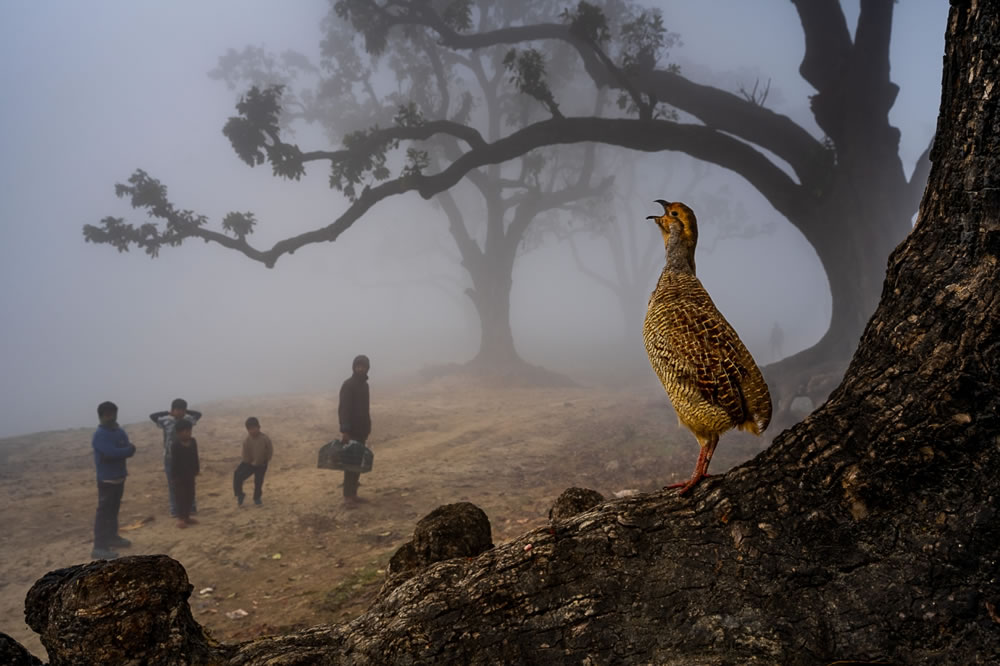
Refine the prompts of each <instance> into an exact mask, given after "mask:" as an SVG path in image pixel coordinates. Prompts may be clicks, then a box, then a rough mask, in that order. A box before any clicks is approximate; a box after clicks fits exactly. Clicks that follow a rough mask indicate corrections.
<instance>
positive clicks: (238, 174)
mask: <svg viewBox="0 0 1000 666" xmlns="http://www.w3.org/2000/svg"><path fill="white" fill-rule="evenodd" d="M568 4H569V3H568ZM844 4H845V10H846V11H847V13H848V24H849V25H850V26H851V30H852V32H853V27H854V24H855V22H856V18H857V3H852V2H845V3H844ZM661 6H662V7H663V9H664V15H665V22H666V24H667V26H668V27H669V29H670V30H672V31H674V32H677V33H679V34H680V36H681V40H682V42H683V44H682V46H680V47H678V48H675V49H674V50H673V51H672V52H671V60H672V61H675V62H678V63H679V64H680V66H681V70H682V73H684V74H685V75H687V76H689V77H691V78H693V79H695V80H699V81H706V82H711V83H713V84H716V85H726V86H727V87H730V88H731V89H735V87H736V85H738V82H741V83H743V84H748V85H752V83H753V81H754V79H755V78H761V79H762V80H766V79H768V78H769V79H770V80H771V93H770V96H769V98H768V103H767V106H768V107H769V108H771V109H773V110H775V111H777V112H779V113H783V114H786V115H789V116H791V117H792V118H793V119H795V120H796V121H797V122H799V123H800V124H802V125H803V126H805V127H807V128H808V129H809V130H810V131H811V132H813V134H814V135H815V136H821V132H820V131H819V130H818V129H817V128H816V127H815V125H814V123H813V122H812V119H811V115H810V113H809V109H808V96H809V94H811V93H812V92H813V91H812V90H811V88H810V87H809V86H808V84H806V83H805V81H803V80H802V79H801V77H800V76H799V75H798V66H799V63H800V62H801V56H802V51H803V44H802V33H801V28H800V25H799V21H798V16H797V14H796V12H795V10H794V8H793V6H792V5H791V3H789V2H787V1H786V0H770V1H768V2H755V3H746V2H742V1H741V0H729V1H726V2H722V1H720V0H717V1H716V2H712V3H704V2H693V1H690V2H676V3H665V2H664V3H661ZM326 11H327V7H326V5H325V3H323V2H317V1H315V0H313V1H311V2H295V3H276V2H258V1H253V2H251V1H248V0H228V1H225V2H222V1H216V2H211V3H200V2H193V1H188V0H185V1H177V2H172V3H131V2H124V1H121V2H110V1H102V2H88V3H80V2H44V3H33V2H5V3H0V56H2V61H3V63H4V65H3V69H2V70H0V80H2V89H3V91H4V101H3V103H2V105H0V220H2V226H0V275H2V284H3V289H2V291H0V311H2V313H3V347H2V355H0V376H2V394H0V410H2V411H0V436H10V435H15V434H19V433H26V432H34V431H40V430H48V429H57V428H68V427H81V426H89V425H91V424H93V423H95V420H96V412H95V409H96V405H97V404H98V403H99V402H101V401H103V400H112V401H115V402H116V403H117V404H118V405H119V407H120V415H119V418H120V420H121V421H122V422H124V423H130V422H135V421H139V420H142V419H143V418H145V416H146V414H148V413H149V412H151V411H154V410H158V409H166V408H168V406H169V402H170V400H171V399H172V398H175V397H178V396H181V397H184V398H186V399H187V400H188V401H189V402H190V403H191V404H192V406H193V407H197V406H198V405H199V404H200V403H204V402H207V401H211V400H215V399H222V398H230V397H235V396H240V395H255V394H275V393H286V392H300V391H301V392H311V391H330V390H333V389H335V388H336V387H337V386H339V384H340V382H341V381H342V380H343V379H344V378H346V376H347V375H348V374H349V371H350V369H349V364H350V360H351V358H353V356H354V355H355V354H358V353H366V354H368V355H369V356H370V357H371V358H372V373H371V376H372V384H373V389H372V390H373V400H375V401H377V400H378V390H379V383H380V382H386V383H388V382H397V381H405V380H413V379H414V378H415V377H416V373H417V372H418V371H419V370H420V369H421V368H422V367H424V366H427V365H429V364H434V363H447V362H464V361H466V360H468V359H470V358H471V357H472V356H474V355H475V353H476V351H477V349H478V344H479V332H478V326H479V324H478V319H477V318H476V316H475V312H474V310H473V308H472V305H471V303H470V302H469V301H468V299H467V298H466V297H465V296H464V295H463V290H464V289H465V287H466V286H467V281H468V278H467V277H466V276H465V275H464V274H463V272H462V271H461V269H460V267H459V265H458V259H457V256H458V255H457V251H456V250H455V249H454V242H453V241H452V240H451V238H450V236H449V235H448V234H447V228H446V227H447V224H446V221H445V219H444V216H443V214H442V213H441V212H440V211H439V210H437V209H436V208H434V207H433V206H432V205H430V204H429V203H427V202H424V201H422V200H421V199H420V198H419V197H417V196H415V195H407V196H404V197H398V198H396V199H390V200H387V201H384V202H382V203H380V204H379V205H377V206H376V207H375V208H374V209H373V210H372V211H370V212H369V213H368V214H367V215H366V216H365V217H364V218H363V219H362V220H361V221H360V222H359V223H357V224H356V225H355V226H354V227H352V228H351V229H350V230H348V231H347V232H346V233H344V234H343V235H342V236H341V237H340V238H339V239H338V240H337V241H336V242H335V243H332V244H331V243H325V244H320V245H312V246H307V247H305V248H302V249H300V250H299V251H297V252H296V253H295V254H294V255H292V256H284V257H282V258H281V259H280V260H279V261H278V263H277V265H276V266H275V268H273V269H267V268H265V267H264V266H263V265H262V264H259V263H256V262H253V261H251V260H249V259H248V258H247V257H245V256H244V255H242V254H239V253H237V252H234V251H231V250H228V249H225V248H222V247H219V246H216V245H207V244H204V243H201V242H198V241H192V240H188V241H187V242H185V243H184V245H183V246H182V247H180V248H173V247H166V248H164V249H163V250H162V252H161V256H160V257H159V258H157V259H155V260H154V259H150V258H149V257H148V256H146V255H145V254H144V253H143V252H142V251H136V250H132V251H130V252H128V253H121V254H120V253H118V252H117V251H116V250H115V249H114V248H112V247H111V246H108V245H94V244H87V243H85V242H84V240H83V236H82V233H81V228H82V225H84V224H97V223H98V221H99V220H100V219H101V218H103V217H104V216H106V215H114V216H122V217H125V218H126V219H127V220H128V221H130V222H133V223H141V222H144V221H145V216H144V214H142V213H139V212H136V211H132V210H131V209H130V208H129V206H128V205H127V203H126V202H124V201H122V200H119V199H117V198H116V197H115V196H114V189H113V187H114V184H115V183H117V182H124V181H125V180H126V179H127V178H128V176H129V175H130V174H131V173H132V172H133V170H134V169H136V168H142V169H144V170H146V171H147V172H148V173H149V174H150V175H151V176H153V177H155V178H158V179H159V180H161V182H163V183H164V184H165V185H167V187H168V188H169V195H170V198H171V200H172V201H173V202H174V203H175V204H176V205H177V206H178V207H179V208H184V209H191V210H194V211H196V212H198V213H202V214H204V215H206V216H208V218H209V219H210V225H212V226H214V227H216V228H217V227H218V224H219V220H221V218H222V216H223V215H224V214H225V213H227V212H229V211H231V210H239V211H253V212H254V213H255V214H256V216H257V219H258V221H259V225H258V227H257V230H256V232H255V234H254V235H253V237H252V242H253V244H254V245H255V246H257V247H264V248H267V247H270V246H271V245H272V244H273V243H274V242H275V241H277V240H280V239H281V238H284V237H287V236H289V235H294V234H296V233H300V232H302V231H306V230H309V229H312V228H316V227H321V226H325V225H326V224H328V223H330V222H331V221H333V219H335V218H336V217H337V216H338V215H339V213H340V212H341V211H343V210H344V208H345V207H346V204H345V201H344V199H343V198H342V197H341V196H340V195H339V194H338V193H337V192H335V191H332V190H330V189H329V187H328V184H327V173H326V169H325V168H323V166H320V165H313V166H312V168H309V167H307V173H308V175H307V176H306V177H305V178H304V179H303V180H302V181H301V182H286V181H282V180H279V179H277V178H275V177H273V176H272V174H271V169H270V167H269V166H264V167H258V168H256V169H251V168H249V167H247V166H246V165H245V164H244V163H243V162H241V161H240V160H239V159H238V158H237V157H236V155H235V153H234V152H233V150H232V147H231V146H230V144H229V142H228V140H227V139H226V138H225V137H224V136H223V134H222V132H221V128H222V125H223V123H224V122H225V120H226V118H227V117H228V116H230V115H233V113H234V108H233V107H234V103H235V101H236V98H237V95H238V93H237V92H234V91H231V90H229V89H227V88H226V86H225V85H223V84H222V83H221V82H219V81H215V80H212V79H210V78H209V77H208V76H207V72H208V71H209V70H211V69H212V68H213V67H214V66H215V64H216V61H217V59H218V57H219V56H221V55H222V54H223V53H225V51H226V50H227V49H229V48H242V47H243V46H244V45H247V44H251V45H258V46H263V47H265V48H267V49H269V50H272V51H275V52H280V51H283V50H285V49H295V50H297V51H299V52H301V53H304V54H306V55H307V56H309V57H315V56H316V54H317V53H318V41H319V38H320V33H319V25H318V24H319V21H320V19H321V18H322V17H323V16H324V15H325V13H326ZM946 16H947V3H945V2H936V3H931V2H921V3H899V4H897V5H896V6H895V22H894V30H893V40H892V79H893V81H894V82H895V83H897V84H898V85H899V86H900V94H899V97H898V99H897V101H896V104H895V106H894V108H893V112H892V115H891V118H892V121H893V123H894V124H895V125H896V126H897V127H899V129H900V130H901V132H902V144H901V151H900V154H901V156H902V158H903V161H904V165H905V168H906V170H907V173H909V172H910V170H912V168H913V165H914V163H915V162H916V160H917V157H918V156H919V155H920V153H921V152H922V151H923V150H924V148H925V147H926V145H927V142H928V140H929V138H930V137H931V135H932V134H933V131H934V126H935V122H936V117H937V111H938V101H939V97H940V82H941V62H942V53H943V45H944V30H945V19H946ZM781 36H784V37H781ZM730 80H731V81H733V83H732V84H728V83H726V84H723V82H728V81H730ZM294 140H295V141H296V142H298V143H299V144H300V145H302V146H303V147H304V148H308V149H314V148H318V149H324V148H327V147H329V146H328V144H327V143H325V142H324V140H323V139H322V134H321V133H320V132H319V131H318V130H316V129H309V128H300V129H299V130H298V131H297V134H296V136H295V138H294ZM635 159H637V160H641V164H642V167H641V170H642V173H643V176H642V178H643V183H644V184H646V187H644V188H643V190H642V191H644V192H645V193H644V194H643V195H642V197H641V198H642V199H643V200H642V201H641V202H636V204H635V205H636V207H637V210H641V211H644V212H643V213H642V216H641V217H640V218H639V219H637V220H636V224H642V223H643V220H642V217H644V216H645V215H648V214H653V213H659V211H658V210H657V207H656V206H655V204H653V203H652V200H654V199H657V198H667V199H671V198H672V194H671V193H670V192H665V191H660V190H659V187H658V185H657V177H658V176H657V174H658V171H659V170H667V169H670V168H674V169H678V168H679V169H684V168H686V167H685V166H684V165H685V163H684V161H683V159H686V158H683V159H681V158H678V156H672V155H669V154H659V155H652V156H646V155H636V156H635ZM670 160H674V161H672V162H671V161H670ZM708 178H710V179H711V183H712V185H711V187H710V188H709V189H711V188H722V187H726V188H728V191H729V192H730V196H731V197H732V198H733V199H734V200H735V201H739V202H740V204H741V205H742V206H743V207H744V208H745V210H746V216H747V221H748V223H750V224H755V225H758V226H763V227H766V228H768V229H769V231H768V232H767V233H765V234H762V235H759V236H756V237H754V238H751V239H722V240H720V241H719V242H717V243H715V244H714V246H713V247H712V249H711V252H709V253H707V254H706V253H705V252H703V251H700V254H699V258H698V270H699V276H700V277H701V279H702V281H703V282H704V283H705V285H706V287H707V288H708V290H709V292H710V293H711V294H712V295H713V297H714V299H715V301H716V303H717V304H718V305H719V307H720V309H721V310H722V311H723V312H724V313H725V314H726V316H727V318H728V319H729V320H730V321H731V322H732V323H733V325H734V326H735V327H736V329H737V330H738V331H739V332H740V334H741V336H742V337H743V339H744V341H746V342H747V344H748V346H749V347H750V348H751V351H753V352H754V353H755V354H756V355H757V356H758V360H760V361H761V362H768V361H770V360H774V359H773V358H770V356H771V350H770V349H769V348H768V342H767V341H768V335H769V333H770V331H771V329H772V327H773V325H774V324H775V323H778V324H780V326H781V327H782V329H783V330H784V332H785V340H784V345H783V349H782V354H789V353H792V352H794V351H796V350H798V349H802V348H805V347H807V346H809V345H810V344H812V343H813V342H815V341H816V340H817V339H818V338H819V337H820V336H821V335H822V334H823V332H824V331H825V329H826V325H827V323H828V321H829V311H830V297H829V293H828V290H827V287H826V281H825V277H824V275H823V272H822V270H821V268H820V266H819V263H818V261H817V259H816V255H815V253H814V252H813V250H812V249H811V248H810V246H809V244H808V243H807V242H806V241H805V240H804V239H803V238H802V236H801V234H799V232H798V231H797V230H796V229H795V228H794V227H792V226H791V224H789V223H788V222H787V221H786V220H784V218H782V217H781V216H780V215H779V214H778V213H776V212H775V211H774V210H773V209H772V208H771V206H770V205H769V204H768V203H767V202H766V201H765V200H764V199H763V197H761V195H760V194H758V193H757V192H756V191H755V190H754V189H753V188H752V187H750V186H749V185H747V184H746V183H745V182H744V181H742V180H740V179H739V178H737V177H735V176H732V175H730V174H727V173H726V172H724V171H722V170H721V169H718V168H712V169H710V170H709V172H708ZM647 189H648V191H646V190H647ZM637 191H639V190H637ZM688 203H691V205H692V206H693V207H695V209H696V211H697V202H688ZM701 223H702V225H703V238H710V236H711V230H710V229H706V228H707V227H710V221H708V220H702V221H701ZM647 224H648V223H647ZM550 240H551V239H550ZM648 242H650V243H661V241H660V239H659V237H658V235H657V234H656V233H654V231H653V229H652V228H651V227H650V228H649V230H648ZM580 243H581V244H580V250H581V252H582V254H583V256H584V257H585V258H586V259H587V260H588V261H589V262H591V263H592V264H593V265H594V266H596V267H597V268H602V266H601V262H603V261H605V259H604V258H603V255H602V254H601V247H600V245H599V244H598V243H597V242H596V241H592V240H590V241H588V240H586V239H582V240H581V241H580ZM660 267H662V264H661V265H660V266H659V267H657V268H656V269H655V270H654V271H653V273H651V274H650V276H649V287H650V288H652V285H653V284H654V282H655V279H656V277H657V275H658V272H659V268H660ZM648 296H649V289H645V290H643V291H642V292H641V293H637V294H636V298H637V299H639V300H641V301H642V302H645V300H646V299H647V298H648ZM617 312H618V311H617V305H616V303H615V301H614V299H613V298H612V297H611V295H610V294H609V293H605V292H604V290H602V289H600V287H598V286H597V285H596V283H593V282H590V281H588V280H587V278H585V277H583V276H582V275H581V274H580V273H579V271H577V269H576V267H575V265H574V263H573V262H572V260H571V257H570V254H569V252H568V251H567V249H566V247H565V246H564V244H560V243H556V242H547V243H545V244H543V245H541V246H539V247H537V248H535V249H531V250H530V251H527V252H524V253H522V255H521V256H520V258H519V259H518V263H517V265H516V266H515V271H514V287H513V293H512V326H513V330H514V337H515V342H516V344H517V346H518V350H519V352H520V353H521V355H522V356H523V357H524V358H525V359H526V360H528V361H529V362H532V363H537V364H541V365H544V366H545V367H548V368H550V369H553V370H558V371H561V372H566V373H569V374H570V375H572V376H574V377H577V378H579V379H581V380H583V381H596V380H597V378H599V377H600V376H601V375H602V373H604V372H605V371H611V370H613V369H614V368H615V366H616V365H617V364H618V363H619V361H620V359H621V358H622V357H623V355H628V354H633V353H636V352H635V349H637V350H638V353H640V354H642V353H644V352H643V350H642V342H641V339H640V337H639V334H638V331H639V330H640V326H641V322H636V324H635V326H636V328H635V330H636V334H635V336H634V344H635V349H632V350H628V349H625V348H624V347H623V346H622V344H621V341H622V339H623V331H622V330H621V329H622V323H621V321H620V317H619V316H618V315H617ZM647 379H648V380H649V381H650V382H655V378H653V377H652V373H651V372H650V373H649V374H648V377H647ZM653 385H655V384H653Z"/></svg>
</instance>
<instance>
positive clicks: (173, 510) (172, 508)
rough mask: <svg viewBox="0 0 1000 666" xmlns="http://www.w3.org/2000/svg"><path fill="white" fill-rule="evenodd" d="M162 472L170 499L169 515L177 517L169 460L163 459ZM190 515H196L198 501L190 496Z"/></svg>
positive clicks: (192, 495)
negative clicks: (164, 475)
mask: <svg viewBox="0 0 1000 666" xmlns="http://www.w3.org/2000/svg"><path fill="white" fill-rule="evenodd" d="M163 471H164V473H165V474H166V475H167V495H168V496H169V497H170V515H171V516H174V517H175V518H176V517H177V497H176V493H175V492H174V480H173V479H172V478H171V477H170V458H166V457H165V458H164V459H163ZM191 513H198V501H197V500H196V499H195V498H194V493H193V491H192V494H191Z"/></svg>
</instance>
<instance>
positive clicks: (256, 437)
mask: <svg viewBox="0 0 1000 666" xmlns="http://www.w3.org/2000/svg"><path fill="white" fill-rule="evenodd" d="M246 427H247V438H246V439H244V440H243V460H242V461H241V462H240V464H239V465H238V466H237V467H236V471H234V472H233V493H234V494H235V495H236V504H237V505H239V506H243V498H244V497H245V495H244V494H243V482H244V481H246V480H247V479H248V478H250V475H251V474H252V475H253V503H254V504H256V505H257V506H260V505H261V504H262V503H263V502H262V501H261V489H262V488H263V487H264V474H265V473H266V472H267V463H269V462H270V461H271V456H272V455H274V446H272V444H271V438H270V437H268V436H267V435H265V434H264V433H262V432H261V431H260V421H258V420H257V418H256V417H253V416H251V417H250V418H248V419H247V420H246Z"/></svg>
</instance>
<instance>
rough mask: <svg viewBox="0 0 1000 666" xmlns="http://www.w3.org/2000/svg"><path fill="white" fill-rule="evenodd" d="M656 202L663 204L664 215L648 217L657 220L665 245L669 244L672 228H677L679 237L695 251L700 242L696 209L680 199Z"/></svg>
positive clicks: (658, 200)
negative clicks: (695, 214) (679, 200)
mask: <svg viewBox="0 0 1000 666" xmlns="http://www.w3.org/2000/svg"><path fill="white" fill-rule="evenodd" d="M656 203H658V204H660V205H661V206H663V215H650V216H649V217H647V218H646V219H647V220H653V221H654V222H656V226H658V227H659V228H660V233H661V234H663V243H664V245H667V246H669V244H670V233H671V230H674V229H675V230H676V232H677V234H678V235H679V238H680V239H681V240H683V241H686V244H687V245H690V247H691V252H692V253H693V252H694V248H695V246H696V245H697V244H698V220H697V218H696V217H695V216H694V211H693V210H691V209H690V208H688V207H687V206H685V205H684V204H682V203H680V202H678V201H675V202H673V203H671V202H669V201H664V200H663V199H657V200H656Z"/></svg>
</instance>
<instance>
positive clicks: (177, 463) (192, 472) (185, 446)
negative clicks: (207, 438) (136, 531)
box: [170, 419, 201, 528]
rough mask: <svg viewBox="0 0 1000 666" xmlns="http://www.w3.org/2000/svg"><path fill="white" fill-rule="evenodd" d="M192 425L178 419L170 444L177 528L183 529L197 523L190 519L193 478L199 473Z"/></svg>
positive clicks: (199, 468) (196, 446)
mask: <svg viewBox="0 0 1000 666" xmlns="http://www.w3.org/2000/svg"><path fill="white" fill-rule="evenodd" d="M193 427H194V424H193V423H191V422H190V421H188V420H187V419H180V420H178V421H177V423H176V425H175V426H174V441H173V442H172V443H171V448H172V449H173V451H172V452H171V461H170V476H171V479H172V481H173V485H174V499H175V500H176V501H177V527H180V528H184V527H187V526H188V525H194V524H195V523H197V522H198V521H197V520H195V519H194V518H192V517H191V507H192V505H193V504H194V478H195V477H196V476H198V472H199V471H201V466H200V464H199V461H198V440H196V439H195V438H194V437H192V436H191V430H192V428H193Z"/></svg>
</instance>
